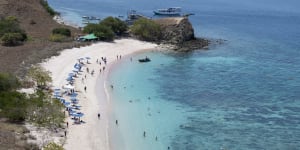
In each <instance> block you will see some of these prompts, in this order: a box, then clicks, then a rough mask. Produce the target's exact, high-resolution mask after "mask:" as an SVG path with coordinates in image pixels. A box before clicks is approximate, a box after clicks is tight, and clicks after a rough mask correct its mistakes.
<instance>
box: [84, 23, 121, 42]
mask: <svg viewBox="0 0 300 150" xmlns="http://www.w3.org/2000/svg"><path fill="white" fill-rule="evenodd" d="M83 32H84V33H88V34H91V33H94V34H95V36H97V37H98V38H99V39H100V40H103V41H112V40H113V39H114V36H115V35H114V32H113V31H112V29H111V28H110V27H107V26H105V25H103V24H92V23H91V24H88V25H87V26H85V27H84V29H83Z"/></svg>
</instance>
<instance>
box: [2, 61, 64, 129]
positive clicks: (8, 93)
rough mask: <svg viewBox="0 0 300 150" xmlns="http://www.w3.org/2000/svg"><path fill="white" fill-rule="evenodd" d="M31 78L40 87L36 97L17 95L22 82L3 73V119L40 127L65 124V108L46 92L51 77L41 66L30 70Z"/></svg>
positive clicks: (34, 95) (33, 95)
mask: <svg viewBox="0 0 300 150" xmlns="http://www.w3.org/2000/svg"><path fill="white" fill-rule="evenodd" d="M29 77H31V79H32V80H33V81H34V82H35V83H36V84H37V85H38V86H37V89H36V92H35V93H34V94H29V95H26V94H23V93H19V92H17V89H18V88H20V82H19V81H18V79H17V78H16V77H14V76H13V75H11V74H6V73H0V118H1V117H4V118H8V119H9V120H10V121H25V120H27V121H30V122H33V123H35V124H37V125H40V126H47V127H51V128H57V127H60V126H61V124H62V123H63V121H64V118H65V116H64V113H63V112H62V110H63V108H64V107H63V105H62V104H61V103H60V102H59V101H58V100H57V99H53V98H51V92H50V91H48V90H45V89H46V88H45V87H46V86H47V83H48V82H50V81H51V77H50V76H49V73H48V72H47V71H45V70H43V69H42V68H41V67H39V66H34V67H32V68H31V69H30V70H29Z"/></svg>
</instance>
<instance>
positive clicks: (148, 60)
mask: <svg viewBox="0 0 300 150" xmlns="http://www.w3.org/2000/svg"><path fill="white" fill-rule="evenodd" d="M150 61H151V60H150V59H149V58H148V57H146V58H143V59H139V62H150Z"/></svg>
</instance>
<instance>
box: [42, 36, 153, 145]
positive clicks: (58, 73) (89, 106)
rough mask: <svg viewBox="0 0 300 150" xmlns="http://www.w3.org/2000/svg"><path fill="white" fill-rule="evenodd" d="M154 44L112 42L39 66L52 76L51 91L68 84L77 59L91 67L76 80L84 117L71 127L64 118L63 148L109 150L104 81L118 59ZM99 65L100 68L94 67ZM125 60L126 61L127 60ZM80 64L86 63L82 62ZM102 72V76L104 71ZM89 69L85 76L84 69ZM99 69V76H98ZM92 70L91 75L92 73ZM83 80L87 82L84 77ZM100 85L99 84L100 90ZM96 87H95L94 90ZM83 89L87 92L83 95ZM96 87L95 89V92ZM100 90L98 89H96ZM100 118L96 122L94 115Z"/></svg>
mask: <svg viewBox="0 0 300 150" xmlns="http://www.w3.org/2000/svg"><path fill="white" fill-rule="evenodd" d="M156 47H157V45H156V44H152V43H147V42H141V41H138V40H133V39H120V40H115V41H114V42H113V43H107V42H100V43H96V44H92V45H91V46H86V47H81V48H72V49H66V50H64V51H62V52H61V54H60V55H59V56H54V57H52V58H50V59H48V60H46V61H45V62H44V63H42V66H43V67H44V68H45V69H46V70H48V71H50V72H51V77H52V80H53V82H52V85H53V88H61V87H62V86H63V85H66V84H67V81H66V78H67V77H68V74H69V73H71V72H72V70H73V69H74V64H75V63H77V62H78V59H79V58H85V57H90V58H91V59H89V62H90V64H85V65H84V67H83V68H82V72H80V75H79V77H78V78H75V84H74V86H75V91H77V93H78V94H79V95H78V96H77V98H78V99H79V105H80V106H81V107H80V108H81V109H80V111H81V112H82V113H83V114H84V116H83V117H82V118H81V119H82V120H83V123H80V124H74V123H73V122H74V121H73V120H71V119H70V117H67V120H66V121H68V123H69V127H68V128H67V138H66V142H65V144H64V148H65V149H67V150H75V149H78V150H79V149H84V150H94V149H97V150H99V149H100V150H108V149H110V144H111V143H110V142H109V138H108V137H109V135H108V128H109V126H108V124H109V123H108V120H109V119H108V116H109V115H108V113H109V111H111V110H110V109H109V100H108V99H107V98H106V97H107V95H106V93H107V92H105V89H106V88H105V85H104V83H105V81H104V80H105V77H106V76H107V72H108V70H109V69H110V66H111V64H112V63H114V62H115V61H116V60H117V55H121V56H122V59H123V58H125V57H124V56H126V55H129V54H133V53H135V52H140V51H144V50H150V49H155V48H156ZM101 57H106V59H107V64H106V65H104V62H103V61H101ZM97 59H98V60H99V62H100V61H101V65H100V64H99V63H97V62H96V61H97ZM127 59H128V58H127ZM83 62H86V60H84V61H83ZM104 66H105V71H104V73H103V67H104ZM87 67H88V68H89V72H90V73H87V71H86V68H87ZM100 69H101V73H100ZM93 70H94V72H95V73H94V75H91V72H92V71H93ZM84 76H86V79H85V77H84ZM99 84H102V85H100V86H99ZM97 85H98V86H97ZM85 86H86V88H87V90H86V92H85V91H84V87H85ZM96 87H98V88H96ZM99 87H100V88H99ZM98 113H100V114H101V117H100V119H98V117H97V114H98Z"/></svg>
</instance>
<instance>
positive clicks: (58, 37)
mask: <svg viewBox="0 0 300 150" xmlns="http://www.w3.org/2000/svg"><path fill="white" fill-rule="evenodd" d="M49 40H50V41H52V42H65V41H67V37H66V36H64V35H61V34H51V35H50V37H49Z"/></svg>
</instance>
